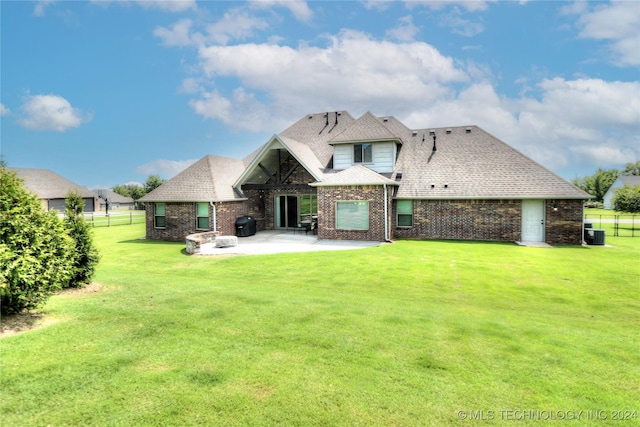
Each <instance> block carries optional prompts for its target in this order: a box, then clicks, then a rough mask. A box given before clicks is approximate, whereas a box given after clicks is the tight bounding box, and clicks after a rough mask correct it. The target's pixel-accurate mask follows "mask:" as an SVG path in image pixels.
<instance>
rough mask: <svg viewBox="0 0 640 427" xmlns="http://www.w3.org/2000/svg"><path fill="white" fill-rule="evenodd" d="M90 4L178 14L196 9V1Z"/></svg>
mask: <svg viewBox="0 0 640 427" xmlns="http://www.w3.org/2000/svg"><path fill="white" fill-rule="evenodd" d="M91 3H93V4H97V5H100V6H107V5H109V4H111V3H118V4H121V5H129V4H131V3H133V4H137V5H138V6H141V7H143V8H145V9H158V10H163V11H165V12H172V13H180V12H185V11H187V10H196V9H197V8H198V6H197V4H196V0H91Z"/></svg>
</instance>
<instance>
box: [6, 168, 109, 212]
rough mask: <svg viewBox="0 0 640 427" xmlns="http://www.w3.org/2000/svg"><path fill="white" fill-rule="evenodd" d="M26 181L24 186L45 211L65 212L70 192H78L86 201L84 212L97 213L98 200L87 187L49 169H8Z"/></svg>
mask: <svg viewBox="0 0 640 427" xmlns="http://www.w3.org/2000/svg"><path fill="white" fill-rule="evenodd" d="M8 169H9V170H10V171H12V172H14V173H15V174H16V176H17V177H18V178H20V179H21V180H23V181H24V186H25V188H26V189H27V190H29V191H30V192H31V193H33V194H35V195H36V196H37V197H38V200H39V201H40V203H41V204H42V208H43V209H44V210H56V211H58V212H64V211H65V208H66V198H67V195H68V193H69V191H75V192H77V193H78V194H79V195H80V197H82V200H83V201H84V211H85V212H94V211H97V207H98V202H97V200H98V198H97V196H95V195H94V194H93V192H92V191H91V190H89V189H88V188H87V187H84V186H81V185H78V184H76V183H75V182H72V181H69V180H68V179H67V178H65V177H63V176H60V175H58V174H57V173H55V172H52V171H50V170H48V169H32V168H8Z"/></svg>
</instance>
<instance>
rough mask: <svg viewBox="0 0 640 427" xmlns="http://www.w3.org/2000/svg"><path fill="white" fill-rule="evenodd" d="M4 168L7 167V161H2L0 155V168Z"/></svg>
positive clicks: (2, 158)
mask: <svg viewBox="0 0 640 427" xmlns="http://www.w3.org/2000/svg"><path fill="white" fill-rule="evenodd" d="M6 167H7V161H6V160H5V159H4V157H3V156H2V154H0V168H6Z"/></svg>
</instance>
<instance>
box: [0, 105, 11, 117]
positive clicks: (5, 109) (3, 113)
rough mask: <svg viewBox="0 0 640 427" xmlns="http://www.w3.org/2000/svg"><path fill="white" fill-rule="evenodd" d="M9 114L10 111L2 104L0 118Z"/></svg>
mask: <svg viewBox="0 0 640 427" xmlns="http://www.w3.org/2000/svg"><path fill="white" fill-rule="evenodd" d="M8 114H11V110H10V109H9V108H7V107H5V106H4V104H0V116H6V115H8Z"/></svg>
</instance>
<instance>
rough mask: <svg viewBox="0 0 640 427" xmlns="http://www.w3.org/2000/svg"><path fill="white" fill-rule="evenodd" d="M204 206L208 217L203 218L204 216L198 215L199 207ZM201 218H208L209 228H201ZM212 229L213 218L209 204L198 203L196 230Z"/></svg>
mask: <svg viewBox="0 0 640 427" xmlns="http://www.w3.org/2000/svg"><path fill="white" fill-rule="evenodd" d="M202 205H204V206H205V207H206V209H207V216H206V217H205V216H203V215H199V213H198V207H199V206H202ZM201 218H206V219H207V227H206V228H203V227H200V219H201ZM209 229H211V218H210V213H209V203H208V202H197V203H196V230H209Z"/></svg>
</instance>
